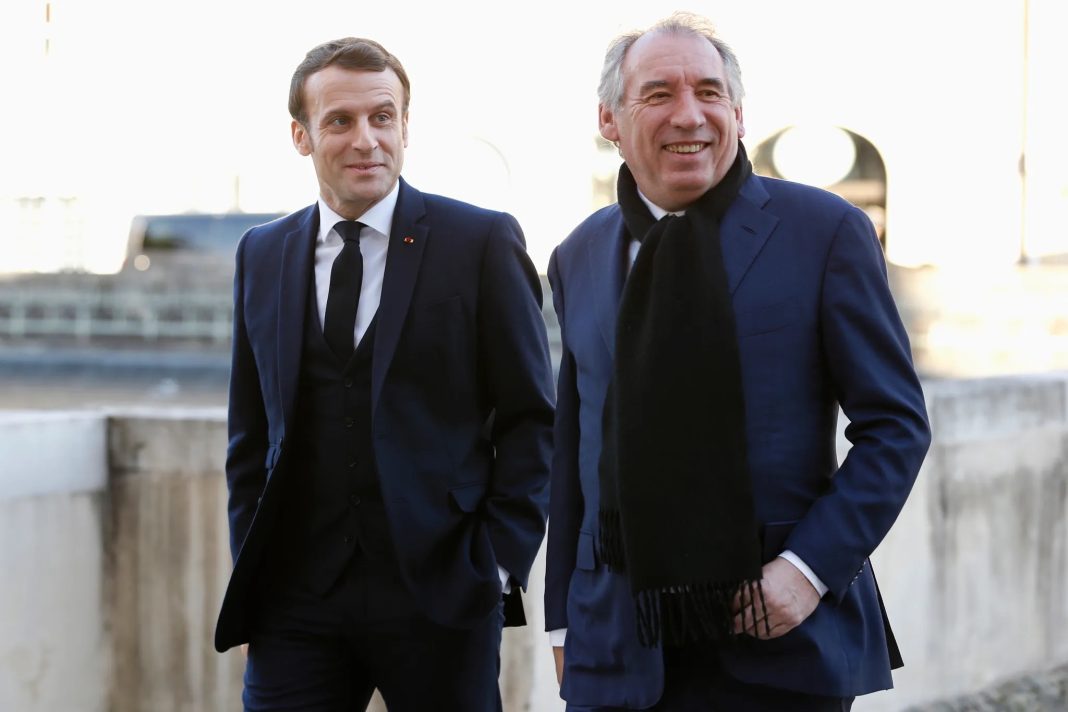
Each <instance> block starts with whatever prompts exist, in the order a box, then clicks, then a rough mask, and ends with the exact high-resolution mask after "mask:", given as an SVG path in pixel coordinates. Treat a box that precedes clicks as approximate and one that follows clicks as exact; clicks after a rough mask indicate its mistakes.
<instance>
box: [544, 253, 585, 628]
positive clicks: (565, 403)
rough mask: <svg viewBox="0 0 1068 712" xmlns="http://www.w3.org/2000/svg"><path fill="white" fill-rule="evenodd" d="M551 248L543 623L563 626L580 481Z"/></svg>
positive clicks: (575, 417) (572, 385)
mask: <svg viewBox="0 0 1068 712" xmlns="http://www.w3.org/2000/svg"><path fill="white" fill-rule="evenodd" d="M556 254H557V253H556V252H553V255H552V257H551V258H550V260H549V283H550V284H551V285H552V291H553V306H554V307H555V309H556V317H557V321H558V322H559V324H560V338H561V342H562V348H561V350H562V354H561V356H560V374H559V376H558V378H557V400H556V422H555V425H554V428H553V459H552V470H551V479H550V486H549V535H548V541H547V544H546V545H547V550H546V561H545V629H546V630H559V629H561V628H567V627H568V623H567V593H568V589H569V588H570V587H571V574H572V573H573V572H574V571H575V562H576V551H577V547H578V536H579V527H580V525H581V520H582V510H583V500H582V488H581V485H580V481H579V467H578V446H579V397H578V386H577V383H576V374H575V357H574V356H573V355H572V353H571V350H570V349H569V348H568V344H567V338H566V337H565V336H564V334H565V330H564V313H565V310H564V289H563V284H562V281H561V279H560V271H559V267H558V264H557V256H556Z"/></svg>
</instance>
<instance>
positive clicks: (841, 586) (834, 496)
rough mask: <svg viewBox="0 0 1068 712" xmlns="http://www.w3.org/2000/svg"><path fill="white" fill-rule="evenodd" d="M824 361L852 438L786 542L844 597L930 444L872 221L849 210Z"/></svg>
mask: <svg viewBox="0 0 1068 712" xmlns="http://www.w3.org/2000/svg"><path fill="white" fill-rule="evenodd" d="M820 324H821V334H822V347H823V352H824V353H823V357H824V362H825V364H826V366H827V369H828V373H829V377H830V380H831V383H832V386H833V388H834V390H835V395H836V396H837V399H838V402H839V403H840V405H841V407H842V410H843V411H844V412H845V414H846V416H847V418H848V419H849V425H848V426H847V428H846V437H847V438H848V439H849V441H850V442H851V443H852V448H851V449H850V451H849V453H848V455H847V456H846V458H845V460H844V461H843V462H842V464H841V466H840V467H839V469H838V471H837V473H836V474H835V476H834V477H833V478H832V480H831V482H830V485H829V487H828V490H827V491H826V492H825V493H824V494H823V495H822V496H821V497H820V498H819V499H817V500H816V502H815V503H814V504H813V506H812V507H811V509H810V510H809V512H808V513H807V514H806V516H805V517H804V518H803V519H802V520H801V521H800V522H799V523H798V525H797V526H796V527H795V528H794V530H793V531H792V532H791V534H790V537H789V538H788V539H787V542H786V548H787V549H790V550H791V551H793V552H794V553H796V554H797V555H798V556H800V557H801V559H802V560H803V561H804V562H805V563H806V564H808V565H809V566H810V567H811V568H812V569H813V571H815V573H816V574H817V575H818V576H819V578H820V579H821V580H822V581H823V582H824V583H825V584H826V585H827V586H828V588H829V589H830V594H831V595H832V596H834V597H836V598H838V599H840V598H841V597H842V596H843V595H845V593H846V591H847V590H848V588H849V586H850V584H851V583H852V581H853V579H854V578H855V576H856V575H857V573H858V572H859V571H860V570H861V568H862V566H863V565H864V562H865V560H866V559H867V558H868V556H870V555H871V553H872V552H873V551H874V550H875V548H876V547H877V546H878V545H879V542H881V541H882V539H883V537H885V536H886V533H887V532H888V531H889V530H890V527H891V526H892V525H893V523H894V520H895V519H897V516H898V514H899V513H900V511H901V508H902V507H903V506H904V504H905V500H906V499H907V497H908V495H909V492H910V491H911V489H912V485H913V483H914V482H915V480H916V476H917V474H918V472H919V469H920V465H921V464H922V462H923V458H924V456H925V455H926V453H927V448H928V446H929V445H930V439H931V435H930V428H929V426H928V422H927V412H926V408H925V406H924V398H923V391H922V389H921V387H920V382H919V379H918V377H917V375H916V372H915V369H914V368H913V364H912V356H911V351H910V348H909V342H908V337H907V335H906V333H905V328H904V326H903V325H902V323H901V319H900V317H899V315H898V312H897V308H896V306H895V305H894V301H893V297H892V296H891V294H890V288H889V285H888V283H887V278H886V266H885V264H884V262H883V256H882V250H881V248H880V246H879V242H878V238H877V237H876V236H875V232H874V230H873V229H872V227H871V223H870V222H869V221H868V220H867V218H866V217H865V216H864V215H863V213H861V212H860V211H859V210H857V209H855V208H854V209H851V210H849V211H847V213H846V215H845V216H844V218H843V219H842V221H841V223H840V224H839V226H838V230H837V232H836V235H835V237H834V240H833V242H832V244H831V248H830V251H829V254H828V259H827V262H826V267H825V272H824V282H823V287H822V301H821V307H820Z"/></svg>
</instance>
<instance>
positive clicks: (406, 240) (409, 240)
mask: <svg viewBox="0 0 1068 712" xmlns="http://www.w3.org/2000/svg"><path fill="white" fill-rule="evenodd" d="M414 242H415V238H414V237H406V238H404V244H405V245H411V244H413V243H414Z"/></svg>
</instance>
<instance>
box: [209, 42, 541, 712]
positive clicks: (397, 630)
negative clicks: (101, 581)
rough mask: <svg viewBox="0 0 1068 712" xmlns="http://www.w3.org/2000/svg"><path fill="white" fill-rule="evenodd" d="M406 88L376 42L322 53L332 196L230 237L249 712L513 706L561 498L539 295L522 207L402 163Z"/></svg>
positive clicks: (299, 119)
mask: <svg viewBox="0 0 1068 712" xmlns="http://www.w3.org/2000/svg"><path fill="white" fill-rule="evenodd" d="M408 102H409V82H408V77H407V75H406V74H405V72H404V69H403V67H402V66H401V64H400V62H399V61H398V60H397V59H396V58H395V57H394V56H393V55H391V54H389V53H388V52H387V51H386V50H385V49H383V48H382V47H381V46H380V45H378V44H377V43H375V42H372V41H369V40H363V39H352V38H347V39H342V40H338V41H335V42H328V43H326V44H323V45H320V46H318V47H316V48H314V49H312V50H311V51H310V52H309V53H308V55H307V57H306V58H305V59H304V61H303V62H302V63H301V64H300V66H299V67H298V68H297V70H296V72H295V74H294V75H293V79H292V84H291V88H290V98H289V108H290V113H291V114H292V116H293V123H292V132H293V143H294V145H295V146H296V148H297V150H298V151H299V152H300V153H301V154H302V155H305V156H310V157H311V159H312V162H313V163H314V166H315V172H316V176H317V178H318V182H319V200H318V202H317V203H316V204H315V205H312V206H310V207H308V208H305V209H303V210H300V211H298V212H296V213H293V214H292V215H289V216H288V217H285V218H282V219H280V220H277V221H275V222H272V223H269V224H267V225H264V226H261V227H257V228H253V229H252V230H250V231H249V232H248V234H246V235H245V236H244V238H243V239H242V241H241V243H240V246H239V248H238V253H237V270H236V276H235V285H234V343H233V368H232V374H231V383H230V408H229V437H230V440H229V449H228V453H227V462H226V476H227V482H228V484H229V488H230V501H229V512H230V541H231V548H232V553H233V555H234V558H235V564H234V571H233V574H232V576H231V579H230V583H229V586H228V588H227V591H226V596H225V599H224V601H223V605H222V611H221V613H220V615H219V621H218V626H217V629H216V634H215V645H216V648H218V649H219V650H220V651H223V650H226V649H228V648H230V647H233V646H236V645H241V644H245V643H248V644H249V645H248V648H247V654H248V661H247V668H246V672H245V692H244V702H245V707H246V708H247V709H249V710H281V709H286V710H296V709H299V710H346V711H347V710H357V709H364V708H365V707H366V705H367V703H368V700H369V699H370V696H371V694H372V692H373V690H374V689H375V688H376V687H377V688H378V689H379V690H380V692H381V693H382V696H383V698H384V699H385V701H386V703H387V704H388V705H389V708H390V710H391V711H392V712H396V711H400V712H404V711H405V710H408V711H411V712H415V711H420V712H422V711H424V710H431V709H434V710H462V711H464V712H469V711H472V710H474V711H479V710H500V708H501V701H500V693H499V691H498V685H497V675H498V670H499V646H500V636H501V625H502V621H504V619H505V617H506V616H507V617H508V618H509V619H510V620H508V621H507V622H506V623H505V624H520V623H522V620H521V618H522V607H521V604H519V601H518V600H517V598H516V597H518V592H519V589H520V588H522V587H525V586H526V583H527V575H528V572H529V570H530V566H531V563H532V562H533V559H534V556H535V554H536V552H537V550H538V547H539V545H540V542H541V540H542V536H543V533H544V526H545V509H546V506H547V497H548V495H547V491H546V486H547V482H548V462H549V450H550V446H551V436H552V414H553V394H552V382H551V381H552V375H551V368H550V363H549V355H548V345H547V340H546V336H545V329H544V323H543V320H542V316H541V292H540V286H539V281H538V277H537V274H536V272H535V270H534V268H533V266H532V264H531V262H530V260H529V258H528V257H527V255H526V251H525V245H524V241H523V235H522V232H521V231H520V228H519V225H518V224H517V223H516V221H515V220H514V219H513V218H512V217H511V216H509V215H507V214H504V213H496V212H491V211H488V210H483V209H480V208H476V207H474V206H471V205H467V204H464V203H460V202H457V201H454V200H450V199H447V198H443V197H440V196H436V195H428V194H424V193H421V192H419V191H418V190H415V189H414V188H412V187H411V186H409V185H408V184H407V183H405V182H404V181H403V180H402V179H401V178H400V172H401V167H402V165H403V158H404V148H405V146H406V145H407V142H408ZM509 591H511V592H513V593H511V594H509V595H508V596H507V597H504V598H502V596H503V595H504V594H506V593H508V592H509Z"/></svg>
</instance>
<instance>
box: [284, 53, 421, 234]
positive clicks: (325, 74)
mask: <svg viewBox="0 0 1068 712" xmlns="http://www.w3.org/2000/svg"><path fill="white" fill-rule="evenodd" d="M304 104H305V106H306V107H307V108H306V113H307V117H308V124H307V126H304V125H303V124H301V123H299V122H297V121H294V122H293V127H292V128H293V145H294V146H296V147H297V151H299V152H300V154H301V155H302V156H311V157H312V162H313V163H314V164H315V175H316V177H317V178H318V179H319V192H320V195H322V198H323V200H324V201H326V204H327V205H329V206H330V207H331V208H332V209H333V210H334V211H336V212H337V213H338V215H341V216H342V217H344V218H347V219H349V220H354V219H356V218H358V217H359V216H360V215H362V214H363V213H365V212H366V211H367V209H368V208H370V207H371V206H372V205H374V204H375V203H377V202H378V201H379V200H381V199H382V198H384V197H385V196H386V195H387V194H388V193H389V191H390V190H392V189H393V185H394V184H395V183H396V182H397V176H399V175H400V172H401V168H402V167H403V166H404V148H405V147H406V146H407V145H408V114H407V113H404V112H403V110H402V107H403V106H404V88H403V87H402V86H401V83H400V79H399V78H398V77H397V75H396V73H394V72H393V70H392V69H388V68H387V69H386V70H384V71H381V72H368V71H358V70H351V69H343V68H341V67H338V66H333V65H332V66H329V67H326V68H325V69H322V70H320V71H318V72H316V73H315V74H312V75H311V76H310V77H308V79H307V80H306V81H305V82H304Z"/></svg>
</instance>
